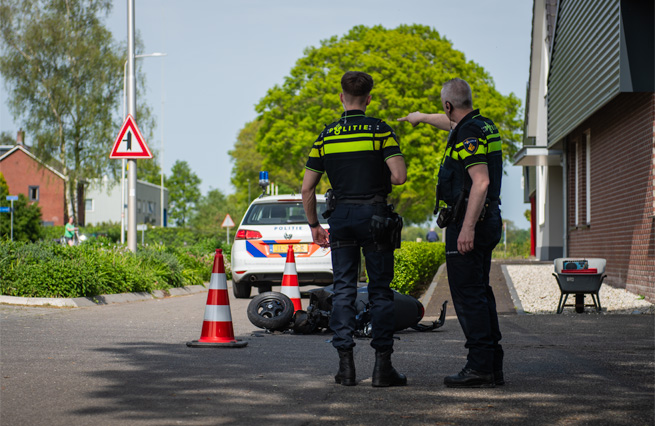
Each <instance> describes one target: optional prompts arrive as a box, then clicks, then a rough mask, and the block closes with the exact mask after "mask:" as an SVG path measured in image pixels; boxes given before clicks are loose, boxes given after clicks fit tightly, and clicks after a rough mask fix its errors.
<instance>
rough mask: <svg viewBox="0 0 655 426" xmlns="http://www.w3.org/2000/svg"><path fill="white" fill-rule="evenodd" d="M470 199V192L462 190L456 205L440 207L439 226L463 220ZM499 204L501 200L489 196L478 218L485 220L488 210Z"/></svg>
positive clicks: (443, 226) (481, 220) (480, 220)
mask: <svg viewBox="0 0 655 426" xmlns="http://www.w3.org/2000/svg"><path fill="white" fill-rule="evenodd" d="M468 201H469V199H468V192H467V191H462V192H460V194H459V197H457V201H456V202H455V204H454V205H452V206H450V205H447V206H446V207H442V208H441V209H439V213H438V216H437V226H438V227H439V228H445V227H447V226H448V225H450V224H451V223H458V222H460V221H461V220H463V219H464V216H465V215H466V208H467V206H468ZM499 205H500V200H490V199H488V198H487V199H485V201H484V205H483V206H482V211H481V212H480V217H479V218H478V222H483V221H484V218H485V216H486V215H487V211H490V210H492V209H495V208H498V206H499Z"/></svg>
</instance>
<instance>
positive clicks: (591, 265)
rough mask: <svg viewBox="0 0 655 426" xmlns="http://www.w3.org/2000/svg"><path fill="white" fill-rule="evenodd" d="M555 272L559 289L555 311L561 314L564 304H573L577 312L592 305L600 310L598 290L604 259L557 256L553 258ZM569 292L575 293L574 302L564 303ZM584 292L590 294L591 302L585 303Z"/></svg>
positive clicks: (603, 268)
mask: <svg viewBox="0 0 655 426" xmlns="http://www.w3.org/2000/svg"><path fill="white" fill-rule="evenodd" d="M554 263H555V273H553V276H554V277H555V279H556V280H557V285H558V286H559V289H560V292H561V294H560V297H559V303H558V304H557V313H558V314H561V313H562V311H563V310H564V307H565V306H574V307H575V311H576V312H577V313H582V312H584V308H585V306H586V307H594V308H596V311H597V312H600V311H601V306H600V298H599V297H598V291H599V290H600V286H601V284H602V283H603V280H604V279H605V277H607V275H605V263H606V261H605V259H580V258H575V259H574V258H558V259H555V262H554ZM570 294H574V295H575V304H568V305H567V304H566V301H567V299H568V297H569V295H570ZM585 294H590V295H591V300H592V302H593V303H590V304H585V303H584V297H585Z"/></svg>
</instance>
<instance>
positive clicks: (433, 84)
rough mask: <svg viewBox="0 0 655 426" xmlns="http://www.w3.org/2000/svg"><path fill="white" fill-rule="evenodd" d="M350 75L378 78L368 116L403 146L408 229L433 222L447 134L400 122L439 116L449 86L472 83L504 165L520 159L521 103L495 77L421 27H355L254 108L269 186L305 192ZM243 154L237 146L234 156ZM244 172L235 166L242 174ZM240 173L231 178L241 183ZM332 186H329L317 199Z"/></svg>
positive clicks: (400, 206) (402, 200)
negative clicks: (312, 153) (412, 115)
mask: <svg viewBox="0 0 655 426" xmlns="http://www.w3.org/2000/svg"><path fill="white" fill-rule="evenodd" d="M348 70H359V71H365V72H368V73H369V74H371V75H372V76H373V79H374V81H375V87H374V88H373V92H372V95H373V100H372V103H371V104H370V105H369V107H368V109H367V114H368V115H371V116H375V117H379V118H382V119H383V120H385V121H386V122H388V123H389V124H390V125H391V126H392V127H394V128H395V130H396V133H397V135H398V136H399V138H400V143H401V148H402V150H403V153H404V155H405V161H406V163H407V166H408V172H407V174H408V179H407V183H406V184H405V185H403V186H402V187H396V188H394V191H393V192H392V196H391V201H392V202H393V203H394V204H395V205H396V209H397V210H398V211H400V212H401V214H403V215H404V216H405V218H406V219H408V220H409V221H412V222H423V221H424V220H426V219H428V218H429V216H430V215H431V214H432V210H433V207H434V185H435V183H436V175H437V172H438V170H437V169H438V167H439V163H440V160H441V157H442V154H443V151H444V148H445V144H446V139H447V132H441V131H437V130H435V129H434V128H431V127H429V126H426V125H423V126H419V127H417V128H415V129H412V128H411V125H409V124H408V123H398V122H396V119H397V118H398V117H403V116H405V115H406V114H407V113H409V112H411V111H417V110H420V111H424V112H438V111H439V110H441V99H440V91H441V87H442V85H443V83H445V82H446V81H448V80H450V79H452V78H455V77H460V78H463V79H465V80H467V81H468V82H469V83H470V85H471V87H472V90H473V97H474V100H473V101H474V106H475V107H476V108H480V109H481V111H482V112H483V114H484V115H486V116H488V117H490V118H491V119H493V120H494V121H495V122H496V124H497V126H498V128H499V130H500V133H501V136H502V138H503V153H504V155H505V158H510V157H511V155H512V154H513V153H515V152H516V149H517V147H518V143H519V141H520V129H521V127H522V123H521V119H520V100H519V99H518V98H517V97H516V96H515V95H514V94H510V95H508V96H503V95H501V94H500V93H498V91H497V90H496V89H495V87H494V83H493V79H492V78H491V76H490V75H489V74H488V73H487V72H486V71H485V70H484V69H483V68H482V67H481V66H479V65H478V64H476V63H474V62H472V61H467V60H466V58H465V56H464V54H463V53H462V52H459V51H457V50H455V49H453V47H452V43H451V42H450V41H448V40H447V39H446V38H444V37H442V36H441V35H439V33H438V32H437V31H436V30H434V29H431V28H429V27H426V26H421V25H402V26H399V27H398V28H396V29H385V28H383V27H381V26H376V27H372V28H369V27H365V26H357V27H354V28H353V29H352V30H350V32H348V34H346V35H345V36H343V37H341V38H339V37H336V36H335V37H332V38H330V39H328V40H324V41H322V42H321V45H320V46H319V47H310V48H307V49H306V50H305V55H304V56H303V57H302V58H300V59H299V60H298V61H297V62H296V65H295V66H294V67H293V69H292V70H291V73H290V75H289V76H288V77H287V78H286V79H285V82H284V84H282V85H281V86H277V85H276V86H274V87H273V88H272V89H270V90H269V91H268V93H267V94H266V96H265V97H264V98H263V99H262V100H261V101H260V102H259V104H258V105H257V111H258V112H259V113H260V116H259V117H258V120H259V121H261V125H260V128H259V130H258V132H257V135H256V137H255V141H254V143H255V147H256V150H257V153H258V155H261V156H263V168H264V169H266V170H269V172H270V176H271V180H275V181H277V182H280V183H284V184H286V185H288V186H289V187H291V188H299V187H300V183H301V181H302V176H303V173H304V164H305V162H306V160H307V155H308V153H309V150H310V148H311V146H312V142H313V141H314V140H315V139H316V136H317V135H318V133H319V132H320V131H321V130H322V129H323V127H324V125H326V124H328V123H330V122H332V121H334V120H335V119H336V118H338V117H339V115H340V114H341V112H342V111H343V110H342V106H341V103H340V101H339V96H338V95H339V92H340V91H341V86H340V80H341V76H342V75H343V73H344V72H345V71H348ZM248 126H251V124H249V125H248ZM248 126H247V128H248ZM244 130H245V129H244ZM239 148H240V146H239V145H237V149H235V151H233V156H234V153H237V154H238V153H239ZM240 164H241V163H239V161H237V166H239V165H240ZM239 173H241V172H240V171H237V172H235V173H233V176H236V177H239ZM233 183H235V186H237V188H241V187H240V186H239V185H242V184H243V182H242V180H241V181H240V182H234V180H233ZM328 184H329V183H328V182H327V179H325V178H324V179H323V180H322V184H321V186H320V187H319V191H324V190H325V189H327V187H328Z"/></svg>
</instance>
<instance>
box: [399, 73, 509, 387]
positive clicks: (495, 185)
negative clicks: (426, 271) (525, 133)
mask: <svg viewBox="0 0 655 426" xmlns="http://www.w3.org/2000/svg"><path fill="white" fill-rule="evenodd" d="M441 102H442V105H443V108H444V110H445V111H446V113H445V114H423V113H420V112H418V111H417V112H414V113H411V114H409V115H408V116H406V117H403V118H399V119H398V120H399V121H408V122H410V123H411V124H412V126H416V125H417V124H418V123H428V124H431V125H433V126H435V127H437V128H439V129H442V130H449V129H450V130H451V133H450V136H449V138H448V144H447V147H446V152H445V154H444V160H443V163H442V165H441V168H440V169H439V181H438V190H437V192H438V197H439V199H440V200H442V201H443V202H445V204H447V206H448V207H450V208H451V210H445V211H446V212H452V218H451V219H450V223H449V224H448V225H447V226H448V227H447V229H446V267H447V270H448V282H449V284H450V292H451V296H452V298H453V305H454V306H455V311H456V312H457V318H458V319H459V323H460V325H461V326H462V330H463V331H464V335H465V337H466V345H465V346H466V348H468V350H469V352H468V357H467V363H466V365H465V367H464V369H463V370H462V371H461V372H459V373H458V374H455V375H452V376H448V377H446V378H445V379H444V383H445V384H446V386H448V387H494V386H495V385H503V384H504V383H505V380H504V376H503V349H502V347H501V345H500V344H499V343H498V342H499V341H500V339H501V333H500V327H499V325H498V314H497V312H496V301H495V299H494V294H493V291H492V289H491V286H490V285H489V269H490V267H491V252H492V250H493V249H494V247H495V246H496V244H498V241H500V236H501V232H502V220H501V217H500V209H499V204H500V199H499V197H500V184H501V178H502V173H503V171H502V162H503V160H502V149H501V140H500V136H499V134H498V129H497V128H496V126H495V124H494V123H493V122H492V121H491V120H490V119H488V118H486V117H483V116H482V115H480V111H479V110H477V109H476V110H474V109H473V101H472V95H471V88H470V86H469V85H468V83H467V82H466V81H464V80H461V79H459V78H456V79H453V80H450V81H448V82H447V83H445V84H444V85H443V88H442V90H441ZM453 126H455V128H454V129H453ZM458 201H459V203H458ZM437 203H439V200H437ZM456 206H457V207H461V208H460V209H459V211H458V209H457V208H456ZM440 214H443V213H442V212H440ZM445 216H447V215H445Z"/></svg>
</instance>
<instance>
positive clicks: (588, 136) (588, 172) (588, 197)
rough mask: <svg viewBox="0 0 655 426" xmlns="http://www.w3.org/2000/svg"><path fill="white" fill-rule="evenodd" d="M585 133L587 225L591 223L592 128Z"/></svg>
mask: <svg viewBox="0 0 655 426" xmlns="http://www.w3.org/2000/svg"><path fill="white" fill-rule="evenodd" d="M584 134H585V139H586V140H587V144H586V150H585V154H586V155H585V165H586V168H585V172H586V181H585V201H586V210H587V217H586V220H587V222H586V223H587V225H589V224H590V223H591V130H589V129H587V131H586V132H584Z"/></svg>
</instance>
